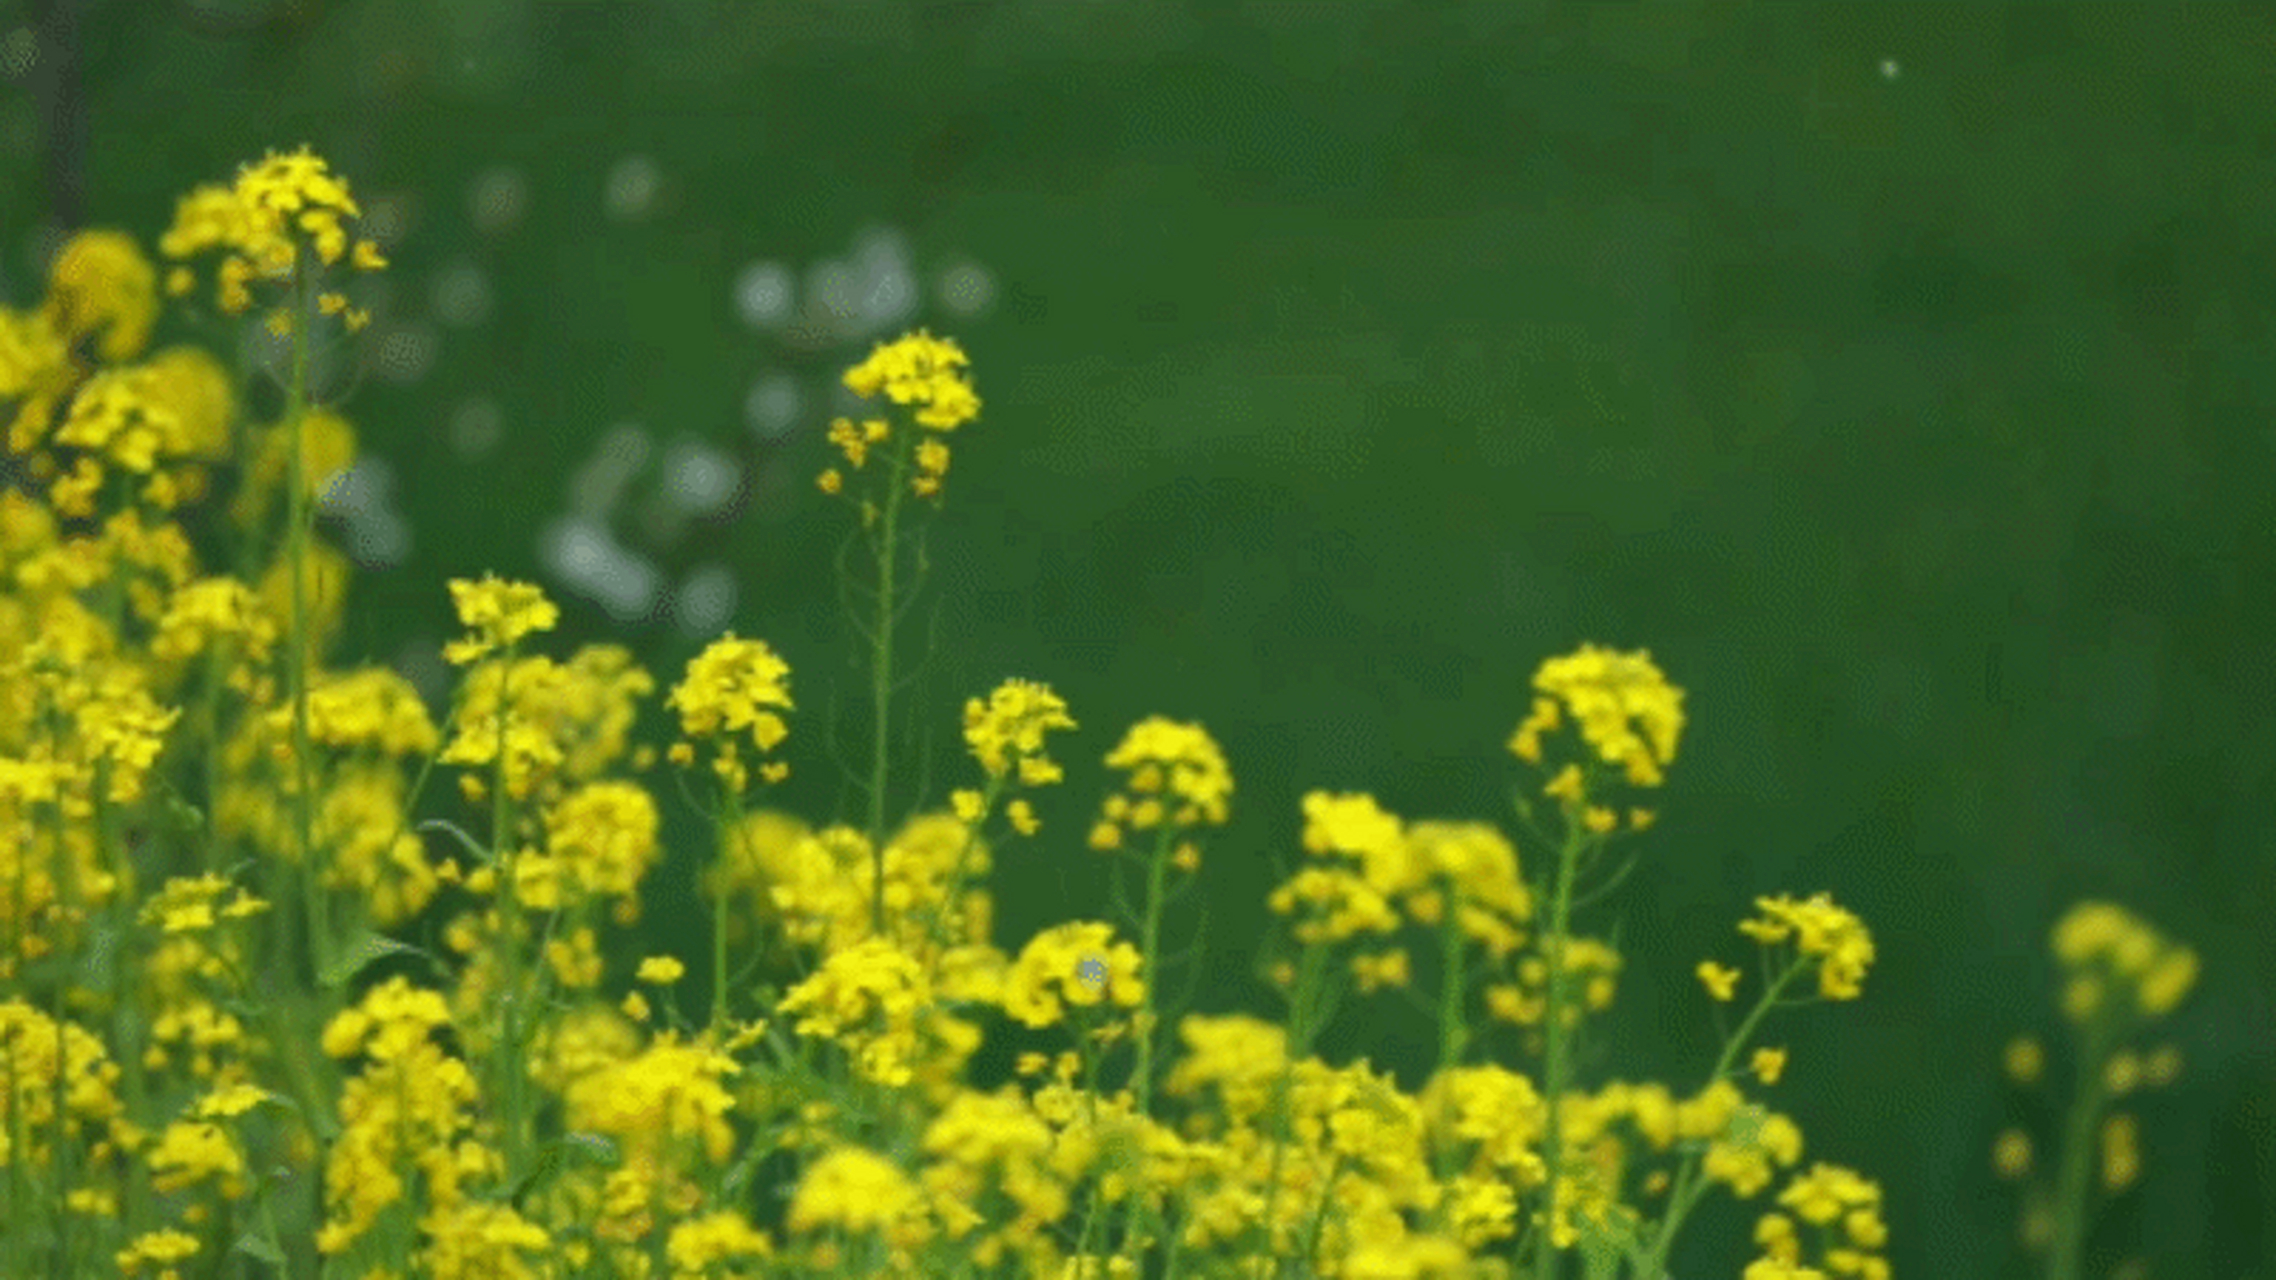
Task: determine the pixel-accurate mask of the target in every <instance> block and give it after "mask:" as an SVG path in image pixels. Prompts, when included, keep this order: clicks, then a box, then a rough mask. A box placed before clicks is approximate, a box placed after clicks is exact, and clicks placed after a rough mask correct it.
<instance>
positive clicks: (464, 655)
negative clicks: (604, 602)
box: [443, 574, 561, 667]
mask: <svg viewBox="0 0 2276 1280" xmlns="http://www.w3.org/2000/svg"><path fill="white" fill-rule="evenodd" d="M450 597H451V603H452V605H453V606H454V607H456V608H457V610H458V620H459V622H460V623H461V624H462V625H464V626H465V627H466V628H467V629H468V630H469V631H471V632H472V634H471V635H469V636H468V637H467V638H466V639H464V640H454V641H452V642H451V643H450V644H447V645H445V646H443V659H444V660H445V661H447V662H449V663H451V664H452V665H453V666H461V667H463V666H466V665H468V664H470V663H473V662H477V661H480V660H481V659H482V657H483V656H484V655H486V654H489V653H491V652H493V651H495V650H498V649H503V648H507V647H509V646H511V645H513V644H514V643H515V642H516V641H519V640H520V639H521V638H522V637H523V636H526V635H529V634H531V633H532V632H537V631H551V630H552V629H553V626H554V624H555V623H557V622H559V621H560V620H561V610H560V609H559V608H557V607H555V605H554V604H553V602H552V601H550V600H548V599H546V598H545V591H544V589H543V588H541V587H538V586H536V585H535V584H533V583H527V582H508V581H503V580H500V579H499V578H497V577H495V576H492V575H488V574H485V575H483V578H482V580H481V581H480V582H474V581H470V580H468V579H465V578H453V579H451V583H450Z"/></svg>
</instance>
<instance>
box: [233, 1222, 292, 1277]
mask: <svg viewBox="0 0 2276 1280" xmlns="http://www.w3.org/2000/svg"><path fill="white" fill-rule="evenodd" d="M236 1250H237V1252H239V1253H242V1254H244V1255H245V1256H247V1257H249V1258H251V1259H253V1260H254V1261H255V1262H265V1263H267V1264H268V1265H270V1266H272V1267H275V1268H276V1269H278V1270H279V1271H282V1270H283V1269H284V1265H285V1256H284V1250H282V1249H280V1248H278V1247H277V1242H276V1241H274V1240H271V1239H269V1238H268V1237H267V1236H265V1235H255V1234H253V1233H252V1232H250V1231H248V1232H246V1233H245V1234H244V1235H241V1236H239V1237H237V1244H236Z"/></svg>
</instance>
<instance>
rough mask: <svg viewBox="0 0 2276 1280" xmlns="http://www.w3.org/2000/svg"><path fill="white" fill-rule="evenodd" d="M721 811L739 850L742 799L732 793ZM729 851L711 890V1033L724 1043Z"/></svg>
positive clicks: (721, 858) (730, 838) (723, 846)
mask: <svg viewBox="0 0 2276 1280" xmlns="http://www.w3.org/2000/svg"><path fill="white" fill-rule="evenodd" d="M722 809H723V816H722V819H721V825H722V826H723V827H724V828H725V832H724V834H725V837H726V841H732V842H733V843H734V846H735V847H737V848H740V847H741V844H742V840H743V797H742V796H741V795H740V794H737V793H735V792H729V793H728V795H727V798H726V801H725V803H724V805H723V806H722ZM726 850H727V844H726V843H725V842H722V844H721V847H720V853H719V862H718V864H717V869H716V870H715V871H714V873H713V876H714V878H713V881H712V886H711V1029H712V1031H713V1033H714V1034H716V1035H718V1036H720V1037H721V1038H722V1039H724V1038H725V1036H726V1035H727V886H728V876H729V872H730V866H731V864H730V862H729V860H728V858H727V852H726Z"/></svg>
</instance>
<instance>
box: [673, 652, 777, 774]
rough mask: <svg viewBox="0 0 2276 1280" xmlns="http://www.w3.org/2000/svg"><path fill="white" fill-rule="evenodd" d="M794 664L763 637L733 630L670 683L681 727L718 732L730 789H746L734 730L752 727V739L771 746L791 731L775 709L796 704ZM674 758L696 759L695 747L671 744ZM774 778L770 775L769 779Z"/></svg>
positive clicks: (696, 733) (691, 732)
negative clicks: (791, 685)
mask: <svg viewBox="0 0 2276 1280" xmlns="http://www.w3.org/2000/svg"><path fill="white" fill-rule="evenodd" d="M789 680H790V664H789V663H786V662H784V661H783V660H782V659H781V658H779V657H777V656H775V652H774V650H772V649H769V648H768V647H767V645H766V642H765V641H763V640H743V639H738V638H737V637H736V636H735V633H734V632H732V631H730V632H728V633H727V634H726V635H725V636H722V637H721V638H719V639H717V640H714V641H712V642H711V644H710V646H709V647H707V648H706V649H705V650H704V651H703V652H702V653H699V654H697V655H696V656H695V658H694V659H693V660H692V661H690V662H689V663H688V671H687V678H686V679H684V680H682V681H681V682H680V683H679V684H678V685H677V686H675V687H674V688H673V689H672V692H671V696H670V697H669V698H668V699H667V702H668V704H669V705H670V706H671V707H672V708H673V709H674V710H676V711H678V712H679V713H680V731H681V732H682V733H685V734H686V735H687V736H688V737H691V738H705V737H717V738H721V739H722V741H721V742H720V743H719V751H720V758H719V762H718V763H719V772H720V776H721V777H722V778H723V779H725V780H726V781H727V783H728V785H729V787H730V788H731V789H734V790H741V789H742V765H741V763H740V758H739V756H738V755H737V754H736V747H737V743H736V741H735V740H734V738H733V736H732V735H738V734H741V733H744V732H745V731H748V732H749V735H750V742H751V745H752V746H754V747H756V748H758V749H759V750H760V751H762V752H764V751H772V750H774V749H775V748H776V747H777V746H780V745H781V744H782V740H783V739H784V738H786V737H788V736H790V728H789V726H788V725H787V724H785V723H784V721H783V718H782V717H781V716H780V715H779V714H777V712H776V709H777V708H780V709H781V710H783V711H789V710H791V709H792V707H791V703H790V689H789ZM672 758H673V759H674V760H679V761H682V762H683V763H684V762H685V761H686V760H692V759H693V758H694V757H693V752H692V750H691V751H687V752H683V751H681V750H680V748H679V746H677V745H675V746H674V747H673V749H672ZM770 780H771V779H770Z"/></svg>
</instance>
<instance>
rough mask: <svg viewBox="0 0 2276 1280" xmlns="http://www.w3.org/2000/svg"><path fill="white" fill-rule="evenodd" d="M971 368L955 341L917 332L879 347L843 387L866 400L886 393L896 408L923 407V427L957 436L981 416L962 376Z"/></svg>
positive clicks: (977, 399) (919, 420)
mask: <svg viewBox="0 0 2276 1280" xmlns="http://www.w3.org/2000/svg"><path fill="white" fill-rule="evenodd" d="M970 363H971V361H970V360H969V359H968V358H966V356H965V354H964V350H963V348H961V347H959V346H957V345H956V343H955V342H954V341H953V340H951V339H948V338H935V337H933V336H932V335H931V334H930V333H927V332H926V331H924V330H922V329H919V330H918V331H917V332H915V333H911V334H904V335H903V336H902V337H900V338H898V339H896V340H894V341H892V342H889V343H887V342H881V343H878V344H877V346H876V348H875V349H873V350H872V351H871V352H870V355H869V358H868V359H867V360H864V361H862V362H861V363H860V364H858V365H855V366H854V367H853V368H851V369H848V370H846V379H845V381H846V386H847V387H848V388H849V389H851V390H852V391H853V393H854V394H855V395H858V396H860V397H861V398H863V399H864V400H867V399H871V398H872V397H874V396H876V395H877V393H878V392H879V391H883V392H884V393H885V396H886V398H887V399H889V400H891V401H892V402H893V403H895V404H902V405H907V404H913V405H917V406H919V407H918V409H917V412H916V419H917V425H919V426H922V427H929V428H931V429H932V430H934V431H953V430H955V429H956V428H957V427H958V426H960V425H962V424H963V423H966V422H969V421H971V420H972V419H974V418H976V417H979V416H980V397H979V396H978V395H976V394H974V392H973V390H972V382H971V379H970V377H969V376H968V375H967V374H966V373H965V372H964V369H965V367H966V366H967V365H969V364H970Z"/></svg>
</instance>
